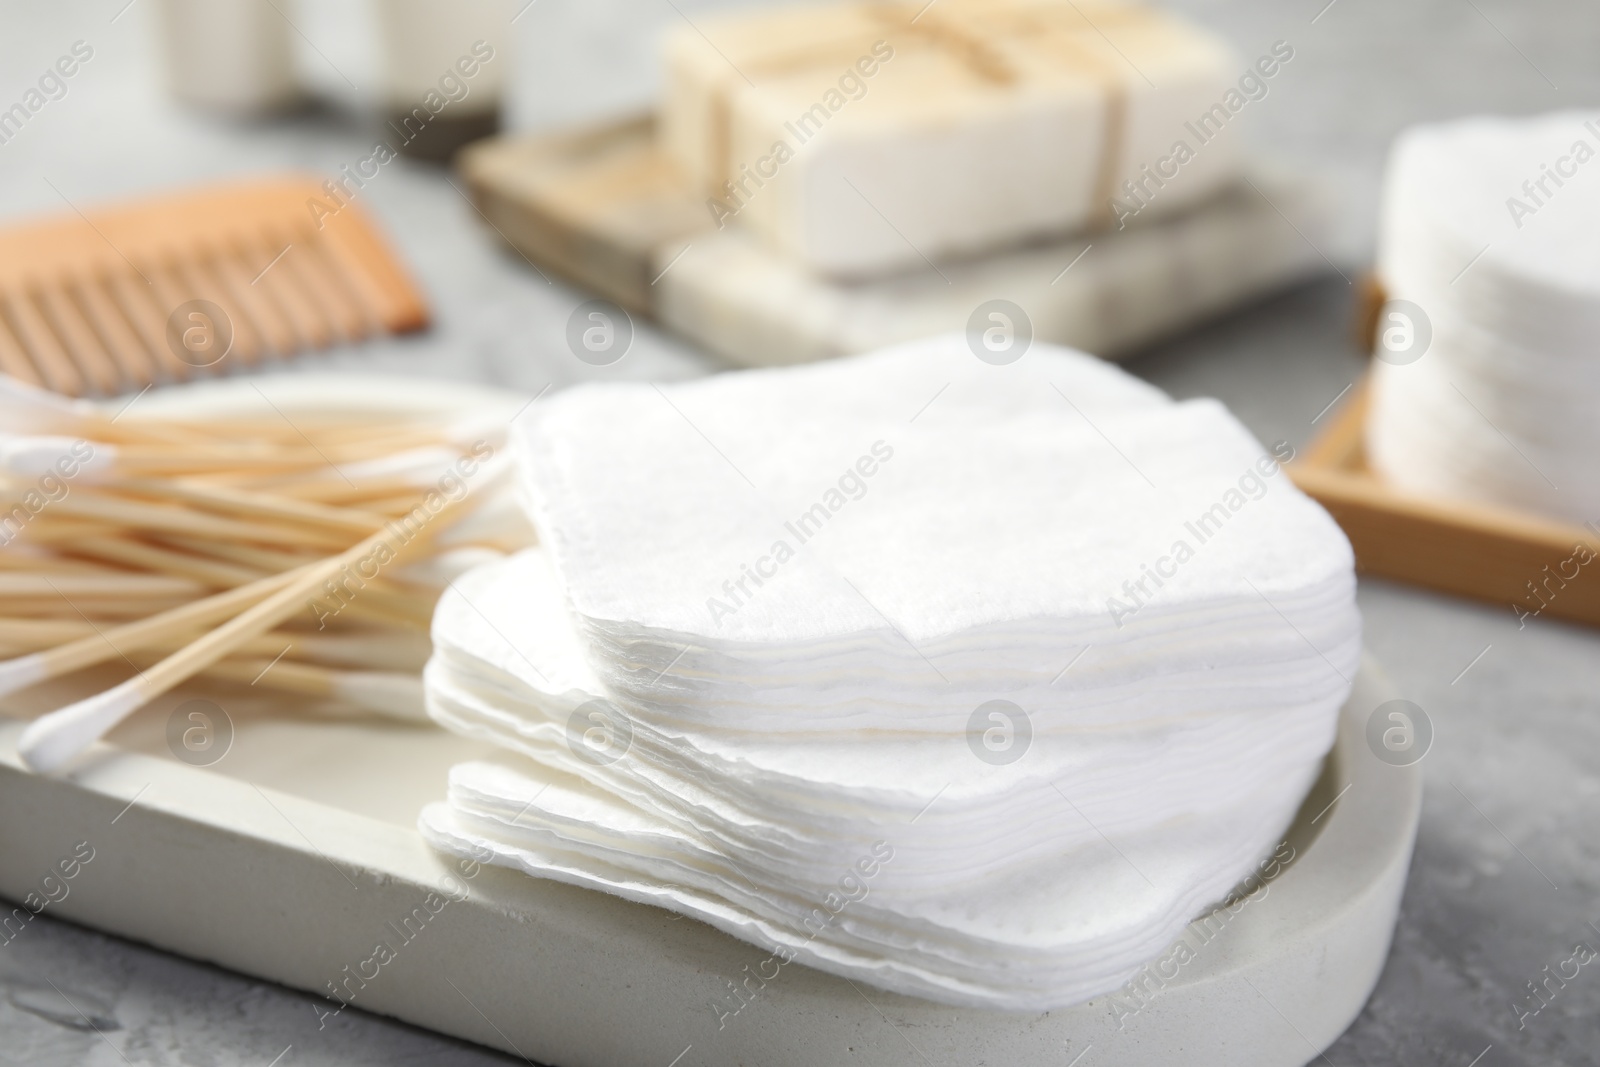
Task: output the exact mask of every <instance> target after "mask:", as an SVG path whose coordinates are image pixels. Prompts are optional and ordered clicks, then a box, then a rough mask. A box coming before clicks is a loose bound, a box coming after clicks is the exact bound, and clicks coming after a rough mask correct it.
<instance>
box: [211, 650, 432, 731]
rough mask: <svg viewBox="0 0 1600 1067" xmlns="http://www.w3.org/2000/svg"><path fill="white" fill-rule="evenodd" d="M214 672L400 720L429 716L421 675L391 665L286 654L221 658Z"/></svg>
mask: <svg viewBox="0 0 1600 1067" xmlns="http://www.w3.org/2000/svg"><path fill="white" fill-rule="evenodd" d="M204 673H205V674H206V675H207V676H209V677H212V678H224V679H227V680H228V681H232V682H242V683H244V684H246V685H264V686H269V687H271V688H273V689H278V690H283V691H286V692H291V693H304V694H305V695H307V696H316V697H326V698H329V699H332V700H338V701H342V702H344V703H346V704H352V705H354V706H356V707H358V708H361V709H362V710H364V711H371V712H376V713H378V714H380V715H383V716H384V717H386V718H391V719H399V720H401V721H403V722H428V721H430V720H429V719H428V712H427V709H426V708H425V707H424V704H423V698H422V679H421V678H419V677H417V676H416V675H414V674H398V673H395V672H393V671H346V670H331V669H329V668H327V667H314V666H308V665H307V664H304V663H292V662H290V661H288V660H279V661H278V662H277V663H273V662H272V661H271V660H264V659H262V660H251V659H225V660H223V661H221V662H220V663H215V664H213V665H211V666H210V667H207V668H206V670H205V672H204Z"/></svg>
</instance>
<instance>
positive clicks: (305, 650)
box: [0, 618, 432, 673]
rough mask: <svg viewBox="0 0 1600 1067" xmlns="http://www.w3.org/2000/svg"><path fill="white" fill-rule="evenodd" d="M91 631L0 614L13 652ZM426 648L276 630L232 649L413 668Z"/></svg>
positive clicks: (394, 636) (417, 637)
mask: <svg viewBox="0 0 1600 1067" xmlns="http://www.w3.org/2000/svg"><path fill="white" fill-rule="evenodd" d="M95 634H96V630H95V624H94V623H92V622H85V621H84V620H82V619H16V618H0V648H3V649H7V650H9V651H11V652H12V653H13V654H16V653H26V652H40V651H44V650H46V649H51V648H54V647H56V646H57V645H62V644H66V643H67V642H68V641H77V640H79V639H80V638H84V637H93V636H95ZM199 636H200V633H199V631H198V630H193V631H189V632H187V633H183V634H175V635H173V636H171V637H165V638H162V639H161V640H160V641H154V642H151V643H150V644H148V645H146V646H145V648H147V649H149V650H152V651H158V652H176V651H177V650H178V649H180V648H183V647H184V646H185V645H187V644H189V643H190V642H191V641H193V640H194V639H195V638H197V637H199ZM431 651H432V645H431V643H430V642H429V641H428V639H427V638H426V637H425V636H423V635H421V634H418V633H415V632H414V631H384V632H380V633H353V634H326V633H323V634H315V633H314V634H301V633H294V634H289V633H285V632H284V631H282V630H277V631H273V632H272V633H266V634H262V635H260V636H259V637H252V638H251V639H250V640H249V641H246V642H245V643H244V644H242V645H240V646H239V647H238V649H237V650H236V654H237V655H239V656H246V657H261V656H265V657H267V659H268V661H270V660H271V659H273V658H275V657H277V656H278V655H280V654H284V655H285V660H284V661H285V662H290V661H293V660H300V661H303V662H306V663H320V664H322V665H323V666H327V667H345V668H350V669H354V670H369V671H409V672H411V673H416V672H418V671H421V670H422V668H423V666H424V665H425V664H426V663H427V661H428V654H429V653H430V652H431Z"/></svg>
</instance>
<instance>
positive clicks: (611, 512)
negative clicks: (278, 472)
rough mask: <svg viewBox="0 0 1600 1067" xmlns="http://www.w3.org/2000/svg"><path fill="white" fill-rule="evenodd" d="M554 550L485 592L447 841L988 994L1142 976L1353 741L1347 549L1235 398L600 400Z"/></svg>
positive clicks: (761, 395)
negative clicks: (1344, 716) (476, 748)
mask: <svg viewBox="0 0 1600 1067" xmlns="http://www.w3.org/2000/svg"><path fill="white" fill-rule="evenodd" d="M521 438H522V439H521V444H520V446H519V447H520V455H519V461H520V463H521V470H522V473H523V478H524V482H525V489H526V490H527V496H528V502H529V506H530V510H531V514H532V516H533V519H534V523H535V525H536V527H537V528H538V530H539V533H540V536H541V540H542V547H540V548H539V549H535V550H531V551H528V552H525V553H523V554H521V555H519V556H517V557H514V558H513V559H511V560H508V561H505V562H504V563H502V564H499V565H496V566H492V567H487V568H483V569H480V570H478V571H475V572H473V573H472V574H470V575H468V576H467V577H466V578H465V579H463V580H461V581H460V582H458V583H457V584H456V586H455V589H454V591H453V593H452V595H450V596H448V597H447V598H446V599H445V600H444V601H442V602H441V605H440V608H439V611H438V613H437V614H436V617H435V628H434V640H435V648H436V654H435V658H434V660H433V661H432V663H431V664H430V665H429V668H428V672H427V679H426V681H427V686H428V694H429V703H430V712H431V713H432V714H433V715H434V717H435V718H436V719H437V720H438V721H440V722H441V723H443V724H444V725H446V726H448V727H449V728H451V729H453V730H456V731H458V732H461V733H464V734H467V735H470V736H475V737H481V738H487V739H490V740H493V741H495V742H498V743H500V744H502V745H504V746H505V747H507V748H509V749H513V750H515V751H517V752H520V753H522V754H524V755H526V756H528V757H531V760H528V761H518V762H515V763H479V764H466V765H463V766H460V767H458V768H456V769H455V771H454V773H453V774H452V777H451V782H450V791H449V796H448V799H447V801H446V802H444V803H441V804H436V805H433V806H431V807H430V808H429V809H428V810H427V811H426V812H425V813H424V815H423V819H422V827H423V831H424V833H425V834H426V835H427V836H428V838H429V839H430V840H431V841H432V842H433V843H434V844H435V845H437V846H438V847H441V848H444V849H447V850H455V851H460V852H462V853H468V852H471V853H473V854H476V855H478V856H479V858H481V857H482V856H483V855H485V854H488V855H493V856H494V857H495V859H496V861H497V862H501V863H504V864H508V865H511V866H516V867H520V868H522V869H524V870H527V871H529V872H530V873H533V874H536V875H540V876H543V877H549V878H555V879H559V880H562V881H567V882H571V883H575V884H579V885H585V886H590V887H594V888H598V889H603V890H607V891H610V892H613V893H617V894H619V895H622V896H625V897H628V898H630V899H634V900H640V901H646V902H650V903H655V904H659V905H662V906H665V907H670V908H674V909H677V910H679V911H682V912H685V913H687V914H691V915H695V916H697V917H699V918H701V919H703V920H705V921H706V922H708V923H711V924H712V925H715V926H717V927H719V928H721V929H723V930H726V931H728V932H730V933H732V934H734V935H735V936H739V937H743V938H745V939H747V940H750V941H753V942H756V943H758V944H761V945H763V946H766V947H768V948H770V949H772V950H773V951H774V952H777V953H779V954H780V955H781V956H782V957H783V958H784V959H785V960H798V961H800V962H803V963H807V964H810V965H812V966H815V967H818V968H821V969H823V970H827V971H831V972H833V973H837V974H843V975H846V976H849V977H851V978H853V979H858V980H861V981H865V982H870V983H872V984H874V985H877V986H879V987H882V988H886V989H891V990H895V991H899V992H905V993H910V994H915V995H921V996H926V997H931V998H934V999H937V1000H941V1001H945V1002H948V1003H955V1004H969V1005H981V1006H991V1007H998V1008H1008V1009H1030V1010H1032V1009H1046V1008H1050V1007H1055V1006H1061V1005H1064V1004H1068V1003H1072V1002H1075V1001H1079V1000H1082V999H1085V998H1088V997H1091V996H1094V995H1095V994H1097V993H1102V992H1105V991H1107V990H1110V989H1113V988H1116V987H1117V986H1118V985H1120V984H1121V983H1122V982H1123V981H1125V980H1126V979H1127V977H1128V976H1129V975H1130V974H1131V973H1132V972H1133V971H1134V970H1136V969H1137V968H1138V967H1139V966H1140V965H1141V964H1143V963H1144V962H1145V961H1147V960H1148V959H1150V958H1152V957H1153V956H1155V955H1157V954H1158V953H1159V952H1160V951H1161V950H1162V949H1163V948H1165V947H1166V946H1167V945H1168V944H1170V942H1171V941H1172V940H1173V938H1174V937H1176V936H1177V934H1178V933H1179V932H1180V931H1181V930H1182V928H1183V927H1184V925H1185V924H1186V923H1188V922H1189V921H1190V920H1192V919H1193V918H1194V917H1195V916H1196V915H1197V914H1199V913H1201V912H1202V911H1203V910H1204V909H1205V908H1206V907H1207V906H1208V905H1210V904H1211V903H1214V902H1215V901H1217V900H1219V899H1221V898H1222V896H1223V895H1224V894H1225V893H1226V892H1227V891H1228V889H1229V888H1230V887H1232V886H1233V885H1235V884H1236V883H1237V882H1238V881H1239V880H1240V879H1242V878H1243V877H1244V876H1245V875H1247V874H1248V873H1249V871H1250V870H1251V869H1252V865H1253V864H1254V863H1255V862H1256V861H1257V860H1259V858H1260V857H1261V856H1263V855H1265V854H1267V853H1268V852H1270V851H1272V850H1273V848H1274V847H1275V846H1276V845H1277V844H1278V843H1279V841H1280V840H1281V837H1280V835H1281V834H1282V833H1283V832H1284V829H1285V828H1286V827H1287V825H1288V823H1289V822H1290V820H1291V818H1292V816H1293V814H1294V811H1295V809H1296V808H1297V807H1298V805H1299V803H1300V801H1301V799H1302V798H1303V797H1304V795H1305V792H1306V790H1307V789H1308V788H1309V786H1310V783H1311V781H1312V780H1313V779H1314V777H1315V775H1316V773H1317V771H1318V768H1319V765H1320V762H1321V759H1322V757H1323V756H1324V755H1325V753H1326V752H1327V750H1328V748H1329V746H1330V745H1331V744H1332V740H1333V735H1334V729H1335V724H1336V720H1337V715H1338V709H1339V707H1340V705H1341V704H1342V703H1343V701H1344V698H1345V697H1346V695H1347V693H1348V690H1349V685H1350V680H1351V679H1352V678H1353V677H1354V673H1355V669H1356V663H1357V658H1358V655H1359V643H1360V635H1359V619H1358V616H1357V614H1356V610H1355V607H1354V603H1353V593H1354V581H1353V576H1352V559H1351V555H1350V550H1349V546H1348V544H1347V543H1346V541H1345V539H1344V537H1343V535H1342V534H1341V533H1340V532H1339V530H1338V529H1337V527H1336V526H1334V524H1333V523H1332V521H1331V520H1330V519H1329V518H1328V517H1327V515H1326V514H1325V513H1323V512H1322V511H1321V510H1320V509H1319V508H1318V507H1317V506H1316V505H1315V504H1314V503H1312V502H1311V501H1309V500H1308V499H1307V498H1305V497H1304V496H1303V495H1301V494H1300V493H1299V492H1298V491H1297V490H1295V488H1294V487H1293V486H1292V484H1290V483H1289V480H1288V478H1287V477H1286V476H1284V475H1282V474H1281V473H1279V472H1278V469H1277V465H1278V457H1276V456H1274V455H1273V454H1272V453H1270V452H1267V451H1266V450H1264V449H1263V448H1262V447H1261V446H1260V445H1259V444H1258V443H1257V442H1256V441H1255V440H1254V439H1252V438H1251V436H1250V435H1249V433H1248V432H1246V431H1245V430H1244V429H1243V428H1242V427H1241V426H1239V424H1238V423H1237V422H1236V421H1235V420H1234V419H1233V418H1232V417H1231V416H1230V415H1229V414H1228V413H1227V412H1226V411H1225V410H1224V409H1223V408H1222V407H1221V406H1220V405H1217V404H1216V403H1214V402H1211V401H1194V402H1187V403H1182V404H1175V403H1173V402H1171V401H1170V400H1168V399H1167V398H1166V397H1165V396H1163V395H1162V394H1160V393H1159V392H1157V391H1155V390H1153V389H1151V388H1150V387H1149V386H1146V385H1143V384H1141V383H1139V382H1137V381H1135V380H1134V379H1132V378H1130V377H1128V376H1127V375H1125V374H1123V373H1122V372H1120V371H1117V370H1116V369H1114V368H1112V367H1109V366H1107V365H1105V364H1102V363H1099V362H1098V361H1095V360H1092V359H1090V358H1089V357H1085V356H1081V355H1078V354H1076V353H1071V352H1067V351H1065V350H1060V349H1054V350H1042V349H1041V348H1037V347H1036V348H1035V349H1034V350H1033V351H1031V352H1029V353H1028V355H1027V356H1026V358H1025V359H1024V360H1023V361H1022V362H1020V363H1018V364H1015V365H1013V366H1009V367H993V366H988V365H986V364H983V363H980V362H979V361H977V360H976V359H974V358H973V356H972V354H971V352H970V351H969V350H968V349H967V347H966V344H965V341H964V339H962V338H959V337H957V338H941V339H936V340H934V341H930V342H925V343H920V344H916V345H908V346H903V347H901V348H898V349H893V350H889V351H886V352H883V353H879V354H876V355H872V356H864V357H858V358H855V359H850V360H844V361H838V362H834V363H829V364H822V365H817V366H812V367H806V368H803V369H798V370H783V371H756V372H748V373H744V374H737V375H724V376H720V377H718V378H714V379H709V380H706V381H703V382H696V383H692V384H687V385H679V386H671V387H661V388H659V389H658V388H657V387H653V386H648V385H609V386H592V387H581V388H579V389H575V390H572V391H570V392H568V393H566V394H563V395H562V396H560V397H557V398H555V399H554V400H551V401H549V402H544V403H541V404H540V405H536V407H535V409H534V412H532V413H531V418H530V420H529V421H528V423H527V424H526V425H525V426H524V428H523V433H522V435H521Z"/></svg>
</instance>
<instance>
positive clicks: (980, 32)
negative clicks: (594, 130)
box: [661, 0, 1240, 277]
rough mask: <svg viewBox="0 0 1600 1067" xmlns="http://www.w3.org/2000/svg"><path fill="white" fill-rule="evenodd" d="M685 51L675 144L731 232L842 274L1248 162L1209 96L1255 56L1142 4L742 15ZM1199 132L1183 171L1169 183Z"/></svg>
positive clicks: (963, 250)
mask: <svg viewBox="0 0 1600 1067" xmlns="http://www.w3.org/2000/svg"><path fill="white" fill-rule="evenodd" d="M664 59H665V66H666V70H667V87H666V95H665V99H664V100H663V104H662V109H661V115H662V137H663V144H664V146H665V147H666V149H667V151H668V153H669V154H670V155H671V156H672V157H673V159H674V160H675V161H676V162H677V164H678V166H679V168H680V169H681V170H682V171H683V172H684V174H685V175H686V176H687V177H688V178H689V180H690V181H691V183H693V184H694V185H695V186H696V187H697V188H699V189H703V190H704V195H705V196H706V197H708V198H709V199H708V200H707V208H708V210H709V211H710V212H711V213H712V214H713V215H714V216H715V217H716V218H717V220H718V223H719V225H721V224H726V223H728V222H732V221H736V222H738V223H739V224H741V225H745V226H747V227H749V228H750V229H752V230H753V231H754V232H756V233H758V234H759V235H760V236H761V237H762V239H763V240H764V241H766V243H768V244H769V245H771V246H772V247H773V248H774V249H775V250H777V251H779V252H780V253H783V254H785V255H787V256H790V257H793V258H795V259H797V260H798V261H800V262H802V263H804V264H805V265H806V266H808V267H810V268H811V269H813V270H816V271H819V272H821V273H824V274H829V275H835V276H847V277H865V276H870V275H874V274H881V273H885V272H890V271H896V270H901V269H904V268H911V267H921V266H924V265H925V263H926V262H927V261H928V260H930V259H931V260H934V261H937V260H940V259H941V258H946V257H949V256H953V255H967V254H974V253H978V252H983V251H989V250H992V249H994V248H998V247H1002V246H1005V245H1008V244H1015V243H1017V242H1019V241H1024V240H1030V239H1034V238H1039V237H1046V236H1051V235H1061V234H1064V233H1068V232H1071V231H1074V230H1079V229H1082V228H1084V227H1085V226H1089V225H1096V224H1106V223H1114V222H1115V221H1116V219H1115V218H1114V215H1115V212H1114V210H1113V208H1112V204H1111V201H1112V198H1113V197H1118V196H1124V195H1125V191H1126V189H1127V187H1128V186H1127V185H1126V184H1125V183H1144V186H1143V188H1144V191H1145V194H1146V195H1147V196H1148V197H1149V199H1150V210H1149V212H1148V214H1149V215H1150V216H1152V217H1153V216H1155V215H1158V214H1161V213H1165V212H1168V211H1172V210H1175V209H1178V208H1182V207H1186V206H1188V205H1191V204H1193V203H1195V202H1197V201H1198V200H1200V199H1202V198H1204V197H1205V196H1207V195H1208V194H1210V193H1214V192H1216V191H1218V190H1219V189H1220V188H1221V187H1222V186H1224V185H1225V184H1227V183H1228V182H1230V181H1231V180H1234V179H1236V178H1237V176H1238V173H1239V152H1238V150H1237V148H1236V146H1235V140H1236V138H1235V135H1234V134H1233V133H1232V131H1231V130H1228V129H1226V121H1225V120H1226V113H1225V114H1224V121H1223V122H1218V121H1217V120H1216V119H1215V117H1214V116H1213V115H1212V114H1211V112H1210V110H1209V109H1212V107H1213V105H1216V104H1217V103H1218V101H1220V100H1223V99H1224V98H1225V97H1226V95H1227V93H1228V92H1229V91H1230V89H1232V84H1231V83H1232V81H1233V79H1234V78H1236V77H1237V75H1238V70H1239V67H1240V64H1239V63H1238V62H1237V61H1236V60H1235V59H1234V57H1233V56H1232V54H1231V53H1230V51H1229V49H1228V48H1227V47H1226V46H1225V45H1224V44H1223V43H1222V42H1220V41H1219V40H1218V39H1217V38H1216V37H1214V36H1212V35H1211V34H1208V33H1206V32H1203V31H1201V30H1199V29H1197V28H1195V27H1193V26H1190V25H1189V24H1188V23H1186V22H1183V21H1181V20H1179V19H1177V18H1174V17H1173V16H1170V15H1168V14H1165V13H1163V12H1160V11H1156V10H1154V9H1150V8H1146V7H1142V6H1138V5H1132V4H1125V3H1113V2H1106V0H1094V2H1089V0H1084V2H1082V3H1074V2H1071V0H998V2H992V0H944V2H942V3H939V4H937V5H922V4H919V3H848V4H834V5H827V6H822V7H806V8H797V9H785V10H779V11H763V12H758V13H736V14H728V15H722V16H719V17H716V18H705V19H698V20H697V21H696V23H695V24H694V26H684V27H680V28H678V29H677V30H675V31H674V32H672V33H671V34H669V35H668V38H667V40H666V43H665V46H664ZM1235 91H1236V90H1235ZM1224 112H1226V109H1224ZM1186 122H1199V123H1201V125H1203V126H1207V130H1206V135H1205V136H1204V137H1203V138H1199V139H1197V138H1196V137H1195V136H1194V134H1192V133H1190V132H1188V130H1187V127H1186V126H1185V123H1186ZM1208 124H1209V125H1208ZM1180 139H1181V140H1184V141H1186V142H1188V145H1187V148H1186V150H1185V151H1184V152H1182V153H1180V155H1181V159H1180V160H1179V162H1180V163H1181V166H1179V167H1177V169H1176V170H1175V171H1174V172H1173V173H1170V174H1166V175H1162V176H1157V177H1155V178H1151V177H1149V176H1148V175H1149V166H1152V165H1154V164H1156V162H1157V161H1158V160H1161V159H1163V158H1169V157H1170V156H1171V154H1172V153H1173V151H1174V148H1175V143H1176V142H1177V141H1179V140H1180ZM1140 214H1141V216H1143V215H1144V214H1146V213H1145V212H1144V211H1143V210H1142V209H1141V212H1140Z"/></svg>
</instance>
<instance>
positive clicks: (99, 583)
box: [0, 571, 205, 603]
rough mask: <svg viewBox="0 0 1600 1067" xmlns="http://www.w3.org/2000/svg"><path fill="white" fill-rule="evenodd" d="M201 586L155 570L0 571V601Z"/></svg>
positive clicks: (172, 591) (166, 592) (177, 592)
mask: <svg viewBox="0 0 1600 1067" xmlns="http://www.w3.org/2000/svg"><path fill="white" fill-rule="evenodd" d="M203 592H205V586H203V585H201V584H200V583H198V582H194V581H190V580H189V579H187V578H169V577H165V576H163V575H159V574H127V573H116V572H112V571H101V572H99V573H94V574H18V573H17V572H15V571H5V572H3V573H0V602H3V601H5V600H8V599H11V598H14V597H22V598H30V597H48V596H50V595H52V594H54V595H56V596H60V597H63V598H65V599H66V600H67V601H68V603H70V602H71V600H72V598H73V597H75V596H81V597H90V598H94V597H100V598H114V597H131V598H136V599H137V598H146V597H180V596H197V595H199V594H200V593H203Z"/></svg>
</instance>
